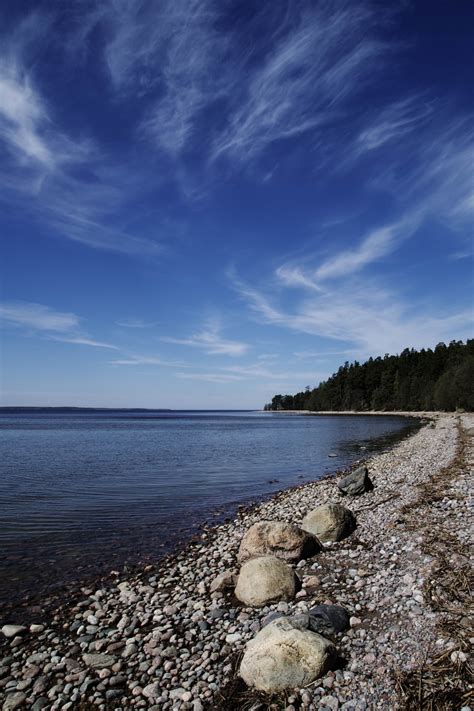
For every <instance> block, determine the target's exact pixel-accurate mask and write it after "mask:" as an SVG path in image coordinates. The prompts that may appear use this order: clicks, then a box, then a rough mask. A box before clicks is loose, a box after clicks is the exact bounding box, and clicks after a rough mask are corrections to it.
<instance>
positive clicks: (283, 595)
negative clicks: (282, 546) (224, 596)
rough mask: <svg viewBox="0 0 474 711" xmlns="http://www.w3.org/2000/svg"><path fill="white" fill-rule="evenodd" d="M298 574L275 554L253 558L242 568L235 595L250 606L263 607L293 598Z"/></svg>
mask: <svg viewBox="0 0 474 711" xmlns="http://www.w3.org/2000/svg"><path fill="white" fill-rule="evenodd" d="M295 593H296V576H295V574H294V572H293V570H292V569H291V568H290V566H289V565H287V563H285V562H284V561H282V560H280V559H279V558H275V556H262V557H260V558H252V559H251V560H248V561H247V562H246V563H244V564H243V566H242V568H241V569H240V573H239V577H238V579H237V585H236V588H235V596H236V597H237V599H238V600H240V602H243V603H244V604H245V605H247V606H248V607H263V606H264V605H268V604H269V603H270V602H275V601H277V600H292V599H293V598H294V596H295Z"/></svg>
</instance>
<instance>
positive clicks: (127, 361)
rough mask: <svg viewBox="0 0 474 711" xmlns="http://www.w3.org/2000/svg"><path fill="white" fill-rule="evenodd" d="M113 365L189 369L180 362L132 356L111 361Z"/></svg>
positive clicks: (154, 357) (155, 357) (156, 357)
mask: <svg viewBox="0 0 474 711" xmlns="http://www.w3.org/2000/svg"><path fill="white" fill-rule="evenodd" d="M110 364H111V365H158V366H166V367H171V368H187V367H189V366H188V365H187V364H186V363H182V362H180V361H169V360H165V359H163V358H160V357H159V356H146V355H131V356H127V357H125V358H117V359H115V360H112V361H110Z"/></svg>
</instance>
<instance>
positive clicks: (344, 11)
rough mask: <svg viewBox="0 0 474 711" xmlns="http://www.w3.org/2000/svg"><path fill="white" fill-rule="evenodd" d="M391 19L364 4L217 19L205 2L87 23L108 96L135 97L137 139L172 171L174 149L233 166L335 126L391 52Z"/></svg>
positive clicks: (112, 9) (95, 16)
mask: <svg viewBox="0 0 474 711" xmlns="http://www.w3.org/2000/svg"><path fill="white" fill-rule="evenodd" d="M392 15H393V12H392V11H391V10H390V9H388V8H384V9H383V11H382V10H381V9H380V8H377V9H376V8H374V7H372V5H371V4H370V3H369V2H362V3H359V4H358V5H357V7H356V8H355V7H354V5H353V4H352V3H349V2H345V1H343V2H337V3H336V2H331V1H330V2H324V3H319V4H318V5H317V6H316V7H314V6H312V5H311V4H310V3H302V4H301V5H300V6H298V5H293V6H292V7H291V8H289V7H288V6H287V5H286V3H278V2H277V3H273V4H272V5H271V6H269V7H265V8H264V9H263V8H262V9H261V10H259V9H258V8H257V9H255V11H254V12H252V13H242V12H235V15H233V16H232V22H229V7H228V6H226V5H225V4H224V5H223V4H222V3H219V2H217V1H216V0H191V1H189V0H165V1H164V2H161V3H160V5H159V7H158V6H157V5H156V3H154V2H151V0H138V1H137V2H134V3H124V2H120V3H117V2H112V1H106V2H104V3H102V4H101V9H100V11H98V10H97V8H94V10H93V11H92V12H91V13H90V14H89V21H88V27H89V28H93V27H94V26H95V25H96V24H97V23H100V24H101V26H102V28H103V30H104V36H105V40H106V44H105V48H104V58H105V62H106V66H107V69H108V72H109V75H110V77H111V81H112V86H113V88H114V90H115V92H116V95H117V97H118V99H119V100H121V99H122V98H123V97H124V96H130V95H133V96H135V97H143V96H146V97H147V103H148V107H149V108H148V109H147V111H146V114H145V115H144V117H143V118H142V120H141V123H140V131H139V133H140V134H141V135H148V136H149V137H150V138H151V139H152V141H153V143H154V144H155V146H156V147H157V148H158V149H159V150H160V151H162V152H164V153H166V154H168V156H170V157H171V158H173V159H174V160H175V161H176V162H177V163H178V165H179V168H177V175H178V174H179V173H180V171H181V173H182V171H183V164H182V154H183V153H185V152H186V153H192V155H193V159H194V161H195V160H196V158H198V159H199V160H200V161H202V163H203V165H204V166H206V164H207V169H209V167H210V166H211V165H213V167H214V168H215V165H214V164H215V162H216V160H217V159H218V158H223V157H225V158H226V159H227V160H228V162H230V164H231V165H232V166H234V167H240V166H241V164H242V163H246V164H248V163H249V162H251V161H254V160H255V159H256V158H258V156H259V155H260V154H262V152H263V151H264V150H265V149H266V147H268V146H269V145H270V144H272V143H274V142H276V141H280V140H282V139H291V138H294V137H297V136H300V135H302V134H304V133H307V132H315V131H316V132H317V131H318V130H319V129H320V128H321V127H323V126H325V125H328V124H329V123H334V122H335V121H337V120H339V119H340V118H341V111H342V110H343V109H344V107H345V106H346V105H347V102H348V100H349V99H350V98H351V97H353V96H354V95H356V94H359V93H360V92H361V91H362V90H363V89H364V88H365V87H366V85H367V84H368V83H370V82H372V81H373V78H374V73H375V70H376V69H379V68H381V67H382V66H383V63H384V58H385V56H386V54H387V53H388V52H393V51H394V49H395V45H394V43H393V41H392V42H391V43H389V42H388V41H385V40H384V39H383V28H384V25H385V24H386V21H388V20H389V19H390V18H391V17H392ZM252 36H258V37H259V41H258V42H255V43H252V42H249V41H248V37H252ZM242 47H244V48H245V50H244V51H243V50H242ZM204 117H205V120H204ZM187 168H189V166H187ZM184 170H185V171H186V168H185V169H184ZM269 175H270V173H269V171H268V168H267V169H266V170H265V173H264V176H263V179H264V178H265V176H266V177H268V176H269ZM209 177H210V176H209V173H208V174H207V178H208V179H209ZM178 180H180V181H181V182H182V183H185V182H186V181H185V179H183V176H182V174H181V176H180V177H178Z"/></svg>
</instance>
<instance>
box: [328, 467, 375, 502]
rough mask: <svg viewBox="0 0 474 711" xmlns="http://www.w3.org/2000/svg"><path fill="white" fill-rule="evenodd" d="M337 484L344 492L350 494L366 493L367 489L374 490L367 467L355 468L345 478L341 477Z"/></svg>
mask: <svg viewBox="0 0 474 711" xmlns="http://www.w3.org/2000/svg"><path fill="white" fill-rule="evenodd" d="M337 485H338V487H339V490H340V491H341V492H342V493H343V494H348V495H349V496H360V495H361V494H365V492H366V491H372V489H373V488H374V485H373V484H372V482H371V480H370V477H369V470H368V469H367V467H359V468H358V469H355V470H354V471H353V472H351V473H350V474H348V475H347V476H345V477H344V478H343V479H340V480H339V481H338V482H337Z"/></svg>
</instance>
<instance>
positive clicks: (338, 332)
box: [235, 278, 473, 357]
mask: <svg viewBox="0 0 474 711" xmlns="http://www.w3.org/2000/svg"><path fill="white" fill-rule="evenodd" d="M235 288H236V289H237V291H238V292H239V293H240V295H241V297H242V298H243V299H244V300H245V301H246V302H247V304H248V306H249V307H250V309H251V310H252V311H253V312H254V314H255V315H256V317H257V319H258V320H259V321H260V322H262V323H266V324H269V325H273V326H279V327H282V328H285V329H289V330H291V331H294V332H297V333H304V334H309V335H312V336H318V337H322V338H325V339H330V340H336V341H339V342H343V343H347V345H348V346H351V350H357V352H358V354H359V356H361V357H362V356H369V355H378V354H380V353H385V352H396V351H399V350H402V349H403V348H405V347H407V345H410V346H411V347H426V346H427V345H436V343H438V342H439V341H441V340H445V341H449V340H452V339H453V338H459V337H468V336H469V333H470V330H471V329H472V320H473V314H472V310H461V311H459V312H457V313H449V312H448V313H446V314H445V315H437V316H433V315H432V314H430V313H429V312H428V313H427V312H426V310H423V309H421V308H419V309H418V313H416V315H414V309H413V305H412V304H411V305H410V304H408V303H406V302H404V301H403V299H402V298H401V297H400V296H399V295H397V293H396V292H393V291H391V290H389V289H387V288H383V287H381V286H379V285H378V284H377V281H374V279H373V278H372V279H371V280H370V281H369V280H367V279H366V280H363V281H360V280H356V279H352V280H351V281H348V280H346V281H345V282H344V284H338V283H337V282H336V283H335V284H333V285H332V287H331V289H329V290H327V291H325V292H324V293H323V294H321V295H317V296H315V295H314V293H313V292H311V293H310V292H308V293H307V294H306V295H304V296H303V298H302V299H301V300H300V301H299V302H298V303H297V304H296V305H295V306H294V307H293V308H292V309H291V310H289V309H288V308H285V307H277V306H275V305H274V303H273V299H274V298H275V296H273V297H270V296H268V295H267V294H266V293H265V292H263V291H262V290H260V289H255V288H253V287H249V286H248V285H245V284H243V283H242V282H241V281H237V282H235ZM348 350H349V349H348Z"/></svg>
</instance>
